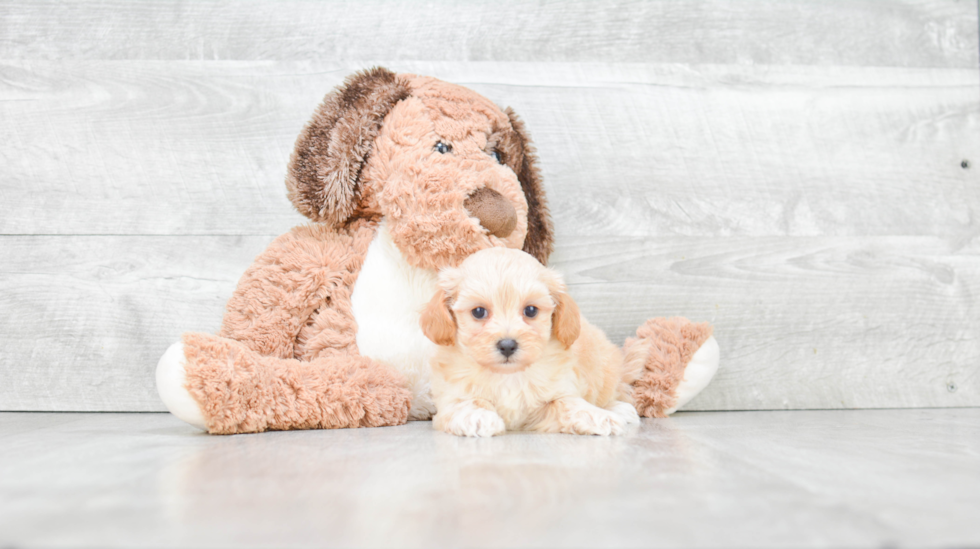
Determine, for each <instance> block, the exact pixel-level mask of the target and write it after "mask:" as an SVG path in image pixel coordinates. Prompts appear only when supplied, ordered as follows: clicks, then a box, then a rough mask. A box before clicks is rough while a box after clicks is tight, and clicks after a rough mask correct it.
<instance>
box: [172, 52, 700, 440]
mask: <svg viewBox="0 0 980 549" xmlns="http://www.w3.org/2000/svg"><path fill="white" fill-rule="evenodd" d="M286 187H287V189H288V193H289V198H290V200H291V201H292V202H293V204H294V205H295V206H296V208H297V209H298V210H299V211H300V212H301V213H302V214H303V215H305V216H306V217H308V218H309V219H310V220H312V221H313V223H311V224H309V225H304V226H300V227H296V228H294V229H293V230H291V231H290V232H289V233H287V234H285V235H283V236H280V237H279V238H277V239H276V240H275V241H273V243H272V244H271V245H270V246H269V247H268V249H266V250H265V251H264V252H263V253H262V254H261V255H259V257H258V258H256V260H255V263H254V264H253V265H252V266H251V267H249V268H248V269H247V270H246V271H245V274H244V275H243V276H242V279H241V280H240V282H239V284H238V287H237V289H236V290H235V293H234V295H233V296H232V298H231V300H230V301H229V302H228V307H227V312H226V313H225V317H224V321H223V323H222V327H221V331H220V332H219V334H218V335H211V334H203V333H186V334H184V336H183V337H182V339H181V342H178V343H175V344H174V345H173V346H171V347H170V349H168V350H167V352H166V353H165V354H164V356H163V357H162V358H161V359H160V363H159V365H158V367H157V386H158V389H159V391H160V396H161V398H162V399H163V402H164V403H165V404H166V406H167V408H168V409H169V410H170V411H171V412H172V413H174V414H175V415H176V416H177V417H179V418H181V419H182V420H184V421H186V422H188V423H190V424H192V425H196V426H198V427H200V428H203V429H206V430H208V431H209V432H211V433H216V434H230V433H249V432H259V431H265V430H270V429H273V430H282V429H327V428H339V427H376V426H382V425H398V424H401V423H404V422H405V421H406V420H409V419H419V420H422V419H429V418H431V416H432V415H433V414H434V412H435V407H434V405H433V402H432V398H431V396H430V394H429V365H428V361H429V359H430V357H431V356H432V354H433V353H434V351H435V346H434V344H433V343H431V342H430V341H429V340H428V339H427V338H426V337H425V335H423V333H422V330H421V328H420V326H419V316H420V314H421V311H422V310H423V309H424V308H425V306H426V304H427V303H428V302H429V300H430V299H431V298H432V296H433V295H434V294H435V293H436V290H437V286H436V280H437V278H436V273H437V270H438V269H439V268H441V267H444V266H447V265H457V264H459V263H460V262H461V261H462V260H463V259H464V258H465V257H467V256H468V255H469V254H472V253H473V252H476V251H478V250H481V249H484V248H487V247H491V246H505V247H509V248H518V249H523V250H524V251H526V252H528V253H530V254H531V255H533V256H534V257H536V258H537V259H538V260H540V261H541V262H542V263H546V262H547V259H548V255H549V253H550V252H551V250H552V224H551V219H550V216H549V213H548V209H547V205H546V201H545V196H544V189H543V187H542V185H541V181H540V178H539V176H538V171H537V168H536V167H535V156H534V150H533V148H532V147H531V142H530V140H529V139H528V136H527V134H526V133H525V130H524V126H523V124H522V123H521V122H520V120H519V119H518V118H517V116H516V115H515V114H514V113H513V111H511V110H510V109H506V110H501V109H500V108H498V107H497V106H496V105H494V104H493V103H492V102H490V101H489V100H487V99H485V98H484V97H482V96H480V95H478V94H477V93H475V92H473V91H470V90H468V89H466V88H462V87H459V86H455V85H452V84H448V83H445V82H442V81H439V80H436V79H434V78H429V77H424V76H415V75H407V74H397V75H396V74H394V73H392V72H390V71H388V70H386V69H383V68H375V69H372V70H368V71H364V72H360V73H357V74H354V75H352V76H351V77H349V78H348V79H347V80H346V81H345V83H344V84H343V85H342V86H340V87H339V88H338V89H336V90H334V91H333V92H332V93H330V94H328V95H327V97H326V98H325V99H324V101H323V103H322V104H321V105H320V106H319V107H318V108H317V110H316V112H315V113H314V114H313V119H312V120H311V121H310V122H309V123H308V124H307V126H306V127H305V128H304V130H303V132H302V133H301V134H300V136H299V138H298V140H297V142H296V148H295V150H294V151H293V154H292V156H291V158H290V162H289V167H288V173H287V175H286ZM637 337H638V338H645V339H647V340H649V341H650V342H651V346H650V347H651V351H650V354H649V357H648V359H647V362H646V371H645V373H644V375H643V377H642V378H641V379H640V380H639V381H637V382H636V383H635V384H634V386H633V393H634V394H633V396H634V399H635V401H636V408H637V411H638V412H639V413H640V415H643V416H648V417H664V416H666V415H667V414H669V413H671V412H673V411H674V410H676V409H677V408H678V407H679V406H680V405H683V404H684V403H685V402H686V401H688V400H690V398H692V397H693V396H694V395H695V394H697V393H698V392H699V391H700V390H701V389H703V388H704V387H705V386H706V385H707V383H708V381H710V379H711V377H712V376H713V375H714V372H715V369H716V368H717V364H718V346H717V344H716V343H715V341H714V338H712V337H711V328H710V326H708V325H707V324H694V323H691V322H688V321H687V320H684V319H678V318H674V319H653V320H650V321H648V322H647V323H646V324H644V325H643V326H642V327H640V329H639V330H638V331H637Z"/></svg>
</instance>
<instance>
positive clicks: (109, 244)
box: [0, 236, 272, 411]
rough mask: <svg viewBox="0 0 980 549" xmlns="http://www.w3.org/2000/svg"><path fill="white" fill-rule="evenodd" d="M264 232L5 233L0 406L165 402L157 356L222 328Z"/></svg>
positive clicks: (124, 406) (264, 241)
mask: <svg viewBox="0 0 980 549" xmlns="http://www.w3.org/2000/svg"><path fill="white" fill-rule="evenodd" d="M271 240H272V238H271V237H214V236H211V237H193V236H184V237H147V236H141V237H131V236H118V237H116V236H100V237H91V236H89V237H86V236H48V237H43V236H24V237H12V236H7V237H3V238H0V311H3V314H0V334H2V335H0V338H2V339H0V341H2V344H0V410H55V411H58V410H90V411H118V410H129V411H152V410H163V409H164V408H163V403H162V402H160V399H159V397H158V396H157V391H156V387H155V385H154V378H153V376H154V372H155V369H156V363H157V360H159V358H160V356H161V355H162V353H163V351H165V350H166V348H167V347H168V346H170V344H171V343H173V342H175V341H177V340H178V339H179V338H180V334H181V333H183V332H184V331H193V330H201V331H209V332H215V331H217V329H218V327H219V325H220V322H221V317H222V315H223V314H224V308H225V302H226V301H227V300H228V298H229V297H230V296H231V292H232V290H233V289H234V287H235V284H236V283H237V281H238V278H239V277H240V276H241V274H242V271H243V270H244V268H245V267H247V266H248V265H249V264H250V263H251V262H252V259H254V257H255V256H256V255H258V253H259V252H261V251H262V250H263V249H265V246H267V245H268V243H269V242H270V241H271Z"/></svg>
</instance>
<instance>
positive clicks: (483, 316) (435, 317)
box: [420, 248, 649, 436]
mask: <svg viewBox="0 0 980 549" xmlns="http://www.w3.org/2000/svg"><path fill="white" fill-rule="evenodd" d="M439 286H440V291H439V292H437V293H436V295H435V296H434V297H433V298H432V301H431V302H429V305H428V306H427V307H426V309H425V311H423V313H422V317H421V320H420V322H421V325H422V331H423V333H425V335H426V337H428V338H429V339H431V340H432V341H433V342H434V343H436V344H438V345H439V346H440V347H439V350H438V351H437V352H436V355H435V357H434V358H433V360H432V363H431V364H432V394H433V398H434V399H435V403H436V409H437V410H438V412H437V413H436V416H435V418H433V421H434V427H435V428H436V429H441V430H443V431H446V432H447V433H452V434H454V435H462V436H493V435H496V434H500V433H502V432H503V431H504V430H505V429H509V430H529V431H544V432H552V433H554V432H560V433H570V434H580V435H609V434H614V435H616V434H621V433H622V432H623V430H624V428H625V426H626V425H628V424H631V423H639V421H640V418H639V416H638V415H637V413H636V409H635V408H633V405H632V401H633V399H632V390H631V389H630V384H631V383H633V382H634V381H636V380H637V379H639V378H640V376H641V374H642V372H643V367H644V362H645V361H646V357H647V354H648V352H649V346H648V345H647V344H646V342H642V341H641V342H640V343H639V344H636V345H632V346H631V347H630V348H629V350H628V352H627V353H625V354H624V353H623V351H621V350H620V349H619V348H618V347H616V346H615V345H613V344H612V343H610V342H609V340H608V339H606V336H605V334H604V333H603V332H602V330H599V329H598V328H596V327H594V326H592V325H591V324H589V323H588V322H586V321H585V319H584V318H582V316H581V315H580V314H579V310H578V306H576V305H575V302H574V301H572V299H571V298H570V297H569V296H568V293H567V292H566V290H565V284H564V282H562V278H561V275H559V274H558V273H556V272H555V271H553V270H551V269H547V268H545V267H544V266H543V265H541V263H539V262H538V261H537V260H536V259H534V258H533V257H531V256H530V255H528V254H526V253H524V252H521V251H519V250H512V249H505V248H493V249H486V250H483V251H480V252H477V253H475V254H473V255H471V256H469V257H468V258H467V259H466V260H465V261H463V263H462V264H461V265H460V266H459V267H458V268H450V269H444V270H443V271H442V272H441V273H440V275H439Z"/></svg>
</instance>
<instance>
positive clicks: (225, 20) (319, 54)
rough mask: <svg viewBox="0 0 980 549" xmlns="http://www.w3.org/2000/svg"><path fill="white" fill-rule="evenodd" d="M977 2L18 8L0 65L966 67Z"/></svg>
mask: <svg viewBox="0 0 980 549" xmlns="http://www.w3.org/2000/svg"><path fill="white" fill-rule="evenodd" d="M976 14H977V5H976V3H975V2H971V1H965V0H959V1H956V0H902V1H890V2H879V1H876V0H861V1H848V2H797V1H787V0H764V1H756V2H752V4H750V5H748V4H745V3H744V2H742V1H740V0H693V1H686V2H672V1H641V0H613V1H604V2H586V1H565V0H550V1H545V2H533V3H532V2H522V1H521V0H504V1H498V2H465V1H458V0H437V1H435V2H428V3H424V4H419V3H417V2H398V1H397V0H383V1H379V0H361V1H358V2H338V1H329V2H324V1H313V0H308V1H282V2H280V1H277V2H248V3H246V4H241V3H239V2H228V1H224V2H211V1H209V2H180V1H178V0H169V1H151V2H137V3H133V2H124V1H119V0H115V1H95V0H88V1H80V2H60V1H57V0H47V1H39V2H35V1H30V2H27V1H7V2H4V3H3V4H2V5H0V37H2V39H0V59H161V60H195V59H196V60H219V59H222V60H224V59H239V60H293V59H307V60H321V59H339V60H352V61H363V60H375V59H389V60H399V61H400V60H433V61H531V62H567V61H598V62H641V63H658V62H671V63H725V64H743V65H744V64H767V65H773V64H800V65H854V66H899V67H959V68H972V67H975V66H976V64H977V44H976V40H975V36H976V32H977V29H976V24H975V23H976Z"/></svg>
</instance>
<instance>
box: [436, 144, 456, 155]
mask: <svg viewBox="0 0 980 549" xmlns="http://www.w3.org/2000/svg"><path fill="white" fill-rule="evenodd" d="M435 148H436V152H438V153H439V154H446V153H448V152H452V151H453V146H452V145H450V144H448V143H443V142H442V141H440V142H438V143H436V147H435Z"/></svg>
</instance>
